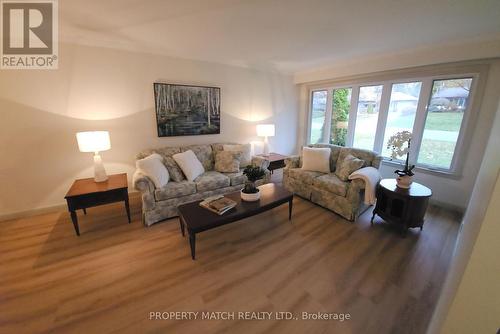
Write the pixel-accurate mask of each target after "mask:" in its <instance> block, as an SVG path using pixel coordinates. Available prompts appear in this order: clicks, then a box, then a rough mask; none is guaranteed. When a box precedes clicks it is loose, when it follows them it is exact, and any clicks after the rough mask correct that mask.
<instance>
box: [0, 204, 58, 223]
mask: <svg viewBox="0 0 500 334" xmlns="http://www.w3.org/2000/svg"><path fill="white" fill-rule="evenodd" d="M64 210H67V206H66V204H65V203H62V204H57V205H52V206H46V207H43V208H36V209H31V210H25V211H17V212H13V213H7V214H4V215H0V222H3V221H8V220H14V219H20V218H26V217H31V216H38V215H43V214H47V213H54V212H60V211H64Z"/></svg>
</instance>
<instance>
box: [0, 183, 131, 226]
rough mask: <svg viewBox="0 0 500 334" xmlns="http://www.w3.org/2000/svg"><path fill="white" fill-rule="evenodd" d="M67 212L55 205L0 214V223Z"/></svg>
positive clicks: (65, 209)
mask: <svg viewBox="0 0 500 334" xmlns="http://www.w3.org/2000/svg"><path fill="white" fill-rule="evenodd" d="M139 194H140V193H139V192H138V191H136V190H133V191H130V192H129V197H130V199H135V197H138V196H139ZM67 210H68V207H67V205H66V203H61V204H56V205H52V206H45V207H41V208H36V209H30V210H24V211H17V212H12V213H7V214H1V215H0V222H4V221H8V220H14V219H20V218H26V217H32V216H38V215H44V214H47V213H54V212H61V211H67Z"/></svg>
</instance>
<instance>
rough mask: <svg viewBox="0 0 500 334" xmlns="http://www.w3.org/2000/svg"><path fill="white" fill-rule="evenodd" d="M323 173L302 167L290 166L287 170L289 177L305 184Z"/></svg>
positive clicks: (310, 182)
mask: <svg viewBox="0 0 500 334" xmlns="http://www.w3.org/2000/svg"><path fill="white" fill-rule="evenodd" d="M324 174H325V173H320V172H313V171H310V170H303V169H302V168H290V170H289V171H288V176H289V177H291V178H294V179H298V180H300V181H301V182H302V183H305V184H312V183H313V180H314V179H315V178H317V177H318V176H321V175H324Z"/></svg>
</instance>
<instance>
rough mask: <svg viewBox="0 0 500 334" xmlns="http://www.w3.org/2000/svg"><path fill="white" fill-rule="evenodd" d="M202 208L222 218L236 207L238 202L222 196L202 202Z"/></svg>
mask: <svg viewBox="0 0 500 334" xmlns="http://www.w3.org/2000/svg"><path fill="white" fill-rule="evenodd" d="M200 206H201V207H203V208H205V209H208V210H210V211H212V212H215V213H216V214H218V215H219V216H222V215H223V214H224V213H226V212H227V211H229V210H231V209H232V208H234V207H235V206H236V202H235V201H233V200H232V199H230V198H227V197H224V196H222V195H216V196H211V197H208V198H205V199H204V200H203V201H201V202H200Z"/></svg>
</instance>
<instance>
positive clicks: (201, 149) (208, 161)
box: [181, 145, 214, 170]
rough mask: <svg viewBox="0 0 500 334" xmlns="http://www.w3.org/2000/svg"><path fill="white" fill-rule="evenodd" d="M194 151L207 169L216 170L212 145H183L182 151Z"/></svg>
mask: <svg viewBox="0 0 500 334" xmlns="http://www.w3.org/2000/svg"><path fill="white" fill-rule="evenodd" d="M189 150H191V151H193V153H194V155H196V157H197V158H198V160H200V162H201V164H202V165H203V168H205V170H214V155H213V151H212V146H211V145H191V146H184V147H181V152H186V151H189Z"/></svg>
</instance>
